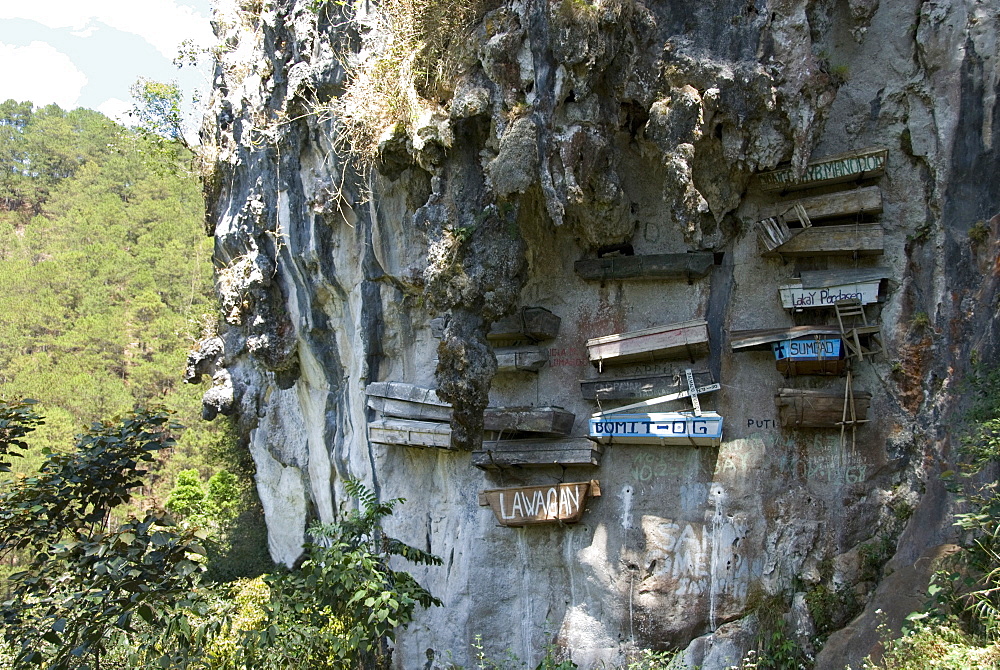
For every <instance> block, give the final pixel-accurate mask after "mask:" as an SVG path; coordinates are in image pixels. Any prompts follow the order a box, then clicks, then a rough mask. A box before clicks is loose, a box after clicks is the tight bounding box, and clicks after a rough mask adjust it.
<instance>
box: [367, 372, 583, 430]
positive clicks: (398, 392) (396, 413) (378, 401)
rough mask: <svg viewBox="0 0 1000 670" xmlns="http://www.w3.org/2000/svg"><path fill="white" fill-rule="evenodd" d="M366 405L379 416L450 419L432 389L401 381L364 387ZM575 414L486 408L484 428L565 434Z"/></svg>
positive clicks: (446, 407)
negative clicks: (366, 397)
mask: <svg viewBox="0 0 1000 670" xmlns="http://www.w3.org/2000/svg"><path fill="white" fill-rule="evenodd" d="M365 393H367V394H368V406H369V407H371V408H372V409H374V410H375V411H377V412H379V413H380V414H382V416H383V417H391V418H397V419H411V420H415V421H451V414H452V411H451V405H449V404H448V403H446V402H444V401H443V400H441V399H440V398H438V396H437V393H436V392H435V391H434V389H429V388H424V387H421V386H414V385H413V384H406V383H403V382H373V383H371V384H369V385H368V388H366V389H365ZM575 420H576V415H574V414H573V413H572V412H567V411H566V410H564V409H562V408H561V407H487V408H486V411H485V412H483V422H484V424H485V425H484V427H485V429H486V430H489V431H497V432H499V431H503V432H505V433H515V432H518V433H519V432H526V433H541V434H545V435H569V433H570V431H572V430H573V422H574V421H575Z"/></svg>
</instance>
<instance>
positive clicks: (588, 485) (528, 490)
mask: <svg viewBox="0 0 1000 670" xmlns="http://www.w3.org/2000/svg"><path fill="white" fill-rule="evenodd" d="M600 495H601V485H600V483H599V482H598V481H597V480H594V479H592V480H590V481H589V482H570V483H567V484H551V485H547V486H522V487H516V488H506V489H488V490H486V491H483V492H482V493H480V494H479V504H480V505H484V506H485V505H489V506H490V509H492V510H493V515H494V516H495V517H496V520H497V522H498V523H499V524H500V525H501V526H529V525H534V524H541V523H576V522H577V521H579V520H580V519H581V518H582V517H583V512H584V510H585V509H586V505H587V500H588V498H596V497H598V496H600Z"/></svg>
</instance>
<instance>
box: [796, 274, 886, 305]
mask: <svg viewBox="0 0 1000 670" xmlns="http://www.w3.org/2000/svg"><path fill="white" fill-rule="evenodd" d="M891 275H892V271H891V270H889V269H888V268H865V269H852V270H822V271H818V272H803V273H802V276H801V277H800V278H799V279H796V280H792V281H788V282H784V283H783V284H781V286H779V287H778V294H779V295H780V296H781V305H782V306H783V307H784V308H785V309H792V310H795V311H800V310H803V309H809V308H819V307H833V306H834V303H836V302H837V301H838V300H852V299H854V300H860V301H861V304H862V305H870V304H872V303H875V302H878V294H879V285H880V284H881V282H882V280H883V279H885V278H887V277H890V276H891Z"/></svg>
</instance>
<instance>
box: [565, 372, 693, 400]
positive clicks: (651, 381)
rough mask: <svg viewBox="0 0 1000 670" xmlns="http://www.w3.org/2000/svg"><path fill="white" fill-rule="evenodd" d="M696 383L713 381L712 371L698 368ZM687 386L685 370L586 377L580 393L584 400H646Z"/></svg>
mask: <svg viewBox="0 0 1000 670" xmlns="http://www.w3.org/2000/svg"><path fill="white" fill-rule="evenodd" d="M694 383H695V384H696V385H697V386H707V385H709V384H711V383H712V373H710V372H709V371H708V370H696V371H695V372H694ZM686 388H687V381H686V380H685V378H684V372H683V371H678V372H677V373H675V374H665V375H657V376H650V377H623V378H621V379H584V380H581V381H580V393H581V394H582V395H583V399H584V400H646V399H648V398H656V397H658V396H661V395H667V394H668V393H677V392H679V391H682V390H683V389H686Z"/></svg>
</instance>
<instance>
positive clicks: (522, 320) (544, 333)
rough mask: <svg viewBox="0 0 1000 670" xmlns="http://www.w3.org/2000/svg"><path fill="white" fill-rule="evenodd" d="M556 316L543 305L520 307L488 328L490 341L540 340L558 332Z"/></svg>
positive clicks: (560, 320)
mask: <svg viewBox="0 0 1000 670" xmlns="http://www.w3.org/2000/svg"><path fill="white" fill-rule="evenodd" d="M561 322H562V319H560V318H559V317H558V316H556V315H555V314H553V313H552V312H550V311H549V310H547V309H545V308H544V307H522V308H521V309H519V310H518V311H517V312H516V313H515V314H512V315H510V316H508V317H505V318H503V319H500V320H499V321H497V322H495V323H494V324H493V326H492V327H491V328H490V332H489V333H488V334H487V335H486V338H487V339H488V340H489V341H490V342H494V343H497V342H504V343H511V344H513V343H516V342H527V343H534V342H542V341H545V340H551V339H552V338H554V337H555V336H556V335H558V334H559V324H560V323H561Z"/></svg>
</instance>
